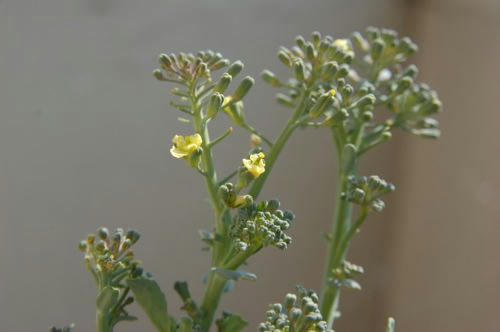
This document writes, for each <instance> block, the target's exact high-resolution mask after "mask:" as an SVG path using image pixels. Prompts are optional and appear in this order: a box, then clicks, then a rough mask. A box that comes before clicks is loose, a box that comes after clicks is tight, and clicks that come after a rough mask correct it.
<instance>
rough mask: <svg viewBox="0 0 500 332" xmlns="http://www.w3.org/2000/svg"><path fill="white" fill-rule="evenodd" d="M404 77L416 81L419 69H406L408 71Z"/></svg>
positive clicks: (404, 73) (414, 66)
mask: <svg viewBox="0 0 500 332" xmlns="http://www.w3.org/2000/svg"><path fill="white" fill-rule="evenodd" d="M402 75H403V76H408V77H411V78H413V79H416V78H417V75H418V68H417V66H416V65H413V64H411V65H409V66H408V67H406V69H405V70H404V71H403V74H402Z"/></svg>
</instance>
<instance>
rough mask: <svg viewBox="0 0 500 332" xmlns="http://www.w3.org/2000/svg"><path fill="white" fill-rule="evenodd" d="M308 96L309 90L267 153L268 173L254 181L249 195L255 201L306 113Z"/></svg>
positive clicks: (303, 93) (304, 92)
mask: <svg viewBox="0 0 500 332" xmlns="http://www.w3.org/2000/svg"><path fill="white" fill-rule="evenodd" d="M308 95H309V89H306V90H304V91H303V92H302V96H301V99H300V102H299V104H298V106H297V108H296V110H295V112H294V113H293V115H292V116H291V117H290V119H289V120H288V122H287V123H286V125H285V127H283V130H282V131H281V133H280V135H279V136H278V138H277V139H276V141H275V142H274V143H273V145H272V147H271V148H270V150H269V152H268V153H267V155H266V159H265V161H266V171H265V172H264V173H263V174H262V175H261V176H259V177H258V178H257V179H256V180H255V181H254V183H253V185H252V187H251V188H250V190H249V191H248V194H249V195H251V196H252V197H253V198H254V199H256V198H257V196H259V194H260V191H261V190H262V187H263V186H264V183H265V182H266V180H267V177H268V176H269V174H270V173H271V170H272V168H273V166H274V163H275V162H276V159H277V158H278V156H279V154H280V152H281V150H282V149H283V147H284V146H285V143H286V142H287V141H288V139H289V138H290V135H291V134H292V133H293V131H294V130H295V128H296V122H297V119H298V118H299V117H300V115H301V114H302V113H303V112H304V107H305V103H306V100H307V96H308Z"/></svg>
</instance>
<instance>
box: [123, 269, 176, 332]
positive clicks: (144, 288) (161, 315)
mask: <svg viewBox="0 0 500 332" xmlns="http://www.w3.org/2000/svg"><path fill="white" fill-rule="evenodd" d="M127 286H128V287H130V290H131V291H132V293H134V297H135V300H136V301H137V303H138V304H139V305H140V306H141V307H142V309H143V310H144V312H145V313H146V315H147V316H148V317H149V319H150V320H151V322H152V323H153V325H154V326H155V327H156V329H157V330H158V331H160V332H170V331H171V320H172V318H171V317H169V316H168V313H167V300H166V298H165V294H163V292H162V290H161V289H160V286H158V283H157V282H156V281H155V280H154V279H151V278H146V277H139V278H134V279H128V280H127Z"/></svg>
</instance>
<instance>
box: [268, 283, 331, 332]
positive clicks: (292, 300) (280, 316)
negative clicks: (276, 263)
mask: <svg viewBox="0 0 500 332" xmlns="http://www.w3.org/2000/svg"><path fill="white" fill-rule="evenodd" d="M297 293H298V296H297V295H295V294H287V295H286V296H285V302H284V303H283V304H281V303H275V304H272V305H270V306H269V307H270V308H269V310H268V311H267V313H266V314H267V319H266V322H265V323H261V324H260V326H259V331H261V332H289V331H311V332H313V331H322V332H333V330H331V329H330V328H328V324H327V323H326V321H324V320H323V317H322V316H321V312H320V310H319V307H318V303H319V299H318V295H317V294H316V293H315V292H314V291H312V290H309V291H308V290H306V289H305V288H304V287H302V286H300V285H299V286H297Z"/></svg>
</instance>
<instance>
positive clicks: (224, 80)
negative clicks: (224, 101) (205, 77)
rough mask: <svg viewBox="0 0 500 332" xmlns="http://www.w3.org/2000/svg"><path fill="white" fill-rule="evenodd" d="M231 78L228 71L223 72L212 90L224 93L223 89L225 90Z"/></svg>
mask: <svg viewBox="0 0 500 332" xmlns="http://www.w3.org/2000/svg"><path fill="white" fill-rule="evenodd" d="M231 80H232V76H231V75H229V74H228V73H224V75H222V76H221V78H220V79H219V81H218V82H217V84H216V85H215V87H214V92H219V93H224V91H226V90H227V88H228V87H229V84H230V83H231Z"/></svg>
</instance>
